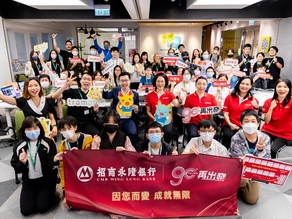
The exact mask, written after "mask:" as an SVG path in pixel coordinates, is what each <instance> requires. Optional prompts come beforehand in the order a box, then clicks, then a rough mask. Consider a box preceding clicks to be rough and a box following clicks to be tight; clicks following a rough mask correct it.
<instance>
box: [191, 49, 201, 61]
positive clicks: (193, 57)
mask: <svg viewBox="0 0 292 219" xmlns="http://www.w3.org/2000/svg"><path fill="white" fill-rule="evenodd" d="M195 50H197V51H198V53H199V56H198V57H195V56H194V51H195ZM200 57H201V54H200V50H198V49H194V50H193V53H192V62H193V60H194V59H196V58H200Z"/></svg>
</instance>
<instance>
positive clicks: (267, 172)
mask: <svg viewBox="0 0 292 219" xmlns="http://www.w3.org/2000/svg"><path fill="white" fill-rule="evenodd" d="M291 170H292V164H288V163H284V162H280V161H276V160H271V159H265V158H260V157H254V156H251V155H247V156H245V158H244V168H243V171H242V176H243V177H245V178H248V179H254V180H257V181H260V182H265V183H270V184H275V185H277V186H284V184H285V182H286V180H287V179H288V177H289V174H290V172H291Z"/></svg>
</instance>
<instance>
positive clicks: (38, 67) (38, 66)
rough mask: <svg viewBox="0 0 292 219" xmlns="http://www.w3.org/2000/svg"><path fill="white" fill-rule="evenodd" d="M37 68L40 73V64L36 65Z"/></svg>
mask: <svg viewBox="0 0 292 219" xmlns="http://www.w3.org/2000/svg"><path fill="white" fill-rule="evenodd" d="M35 66H36V67H37V69H38V71H39V72H40V71H41V67H40V65H39V64H36V65H35Z"/></svg>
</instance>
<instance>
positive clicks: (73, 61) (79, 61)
mask: <svg viewBox="0 0 292 219" xmlns="http://www.w3.org/2000/svg"><path fill="white" fill-rule="evenodd" d="M69 60H70V63H71V64H73V63H75V62H77V63H82V62H83V60H82V59H80V58H69Z"/></svg>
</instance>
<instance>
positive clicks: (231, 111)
mask: <svg viewBox="0 0 292 219" xmlns="http://www.w3.org/2000/svg"><path fill="white" fill-rule="evenodd" d="M252 84H253V81H252V79H251V78H250V77H249V76H243V77H241V78H240V79H239V81H238V83H237V84H236V86H235V88H234V90H233V91H232V93H231V94H229V95H228V96H227V97H226V99H225V102H224V104H223V115H224V119H225V121H224V122H223V124H222V131H223V138H222V144H223V145H224V146H225V147H226V148H229V147H230V140H231V137H232V136H233V135H234V134H235V133H236V132H237V131H238V130H239V128H240V115H241V113H242V112H243V111H244V110H247V109H251V110H258V109H259V104H258V100H257V99H256V98H254V97H253V95H252V93H251V88H252Z"/></svg>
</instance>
